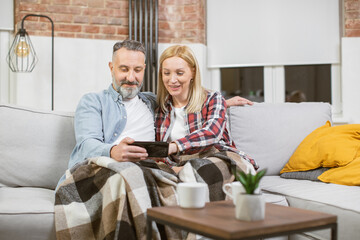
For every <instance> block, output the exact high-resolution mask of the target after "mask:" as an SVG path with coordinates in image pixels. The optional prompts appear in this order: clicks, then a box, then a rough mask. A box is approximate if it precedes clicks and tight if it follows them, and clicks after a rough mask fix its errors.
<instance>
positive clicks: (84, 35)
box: [75, 33, 94, 38]
mask: <svg viewBox="0 0 360 240" xmlns="http://www.w3.org/2000/svg"><path fill="white" fill-rule="evenodd" d="M75 37H76V38H94V34H87V33H76V34H75Z"/></svg>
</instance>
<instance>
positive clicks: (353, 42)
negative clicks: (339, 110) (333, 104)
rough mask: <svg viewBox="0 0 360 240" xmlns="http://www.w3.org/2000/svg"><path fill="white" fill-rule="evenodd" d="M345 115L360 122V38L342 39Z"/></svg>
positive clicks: (350, 119) (351, 121) (348, 118)
mask: <svg viewBox="0 0 360 240" xmlns="http://www.w3.org/2000/svg"><path fill="white" fill-rule="evenodd" d="M342 99H343V116H344V118H345V119H347V120H348V123H360V38H358V37H357V38H355V37H352V38H343V39H342Z"/></svg>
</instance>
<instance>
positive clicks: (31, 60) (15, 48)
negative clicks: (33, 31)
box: [7, 14, 54, 110]
mask: <svg viewBox="0 0 360 240" xmlns="http://www.w3.org/2000/svg"><path fill="white" fill-rule="evenodd" d="M28 17H43V18H47V19H48V20H49V21H50V22H51V41H52V42H51V110H54V22H53V21H52V19H51V18H50V17H48V16H46V15H38V14H28V15H26V16H25V17H24V18H23V19H22V21H21V28H20V29H19V31H18V32H17V34H16V36H15V39H14V41H13V43H12V45H11V47H10V50H9V53H8V55H7V62H8V64H9V67H10V69H11V71H13V72H31V71H32V70H33V69H34V67H35V65H36V63H37V61H38V58H37V56H36V53H35V49H34V47H33V45H32V43H31V40H30V37H29V35H28V33H27V32H26V30H25V28H24V21H25V19H26V18H28Z"/></svg>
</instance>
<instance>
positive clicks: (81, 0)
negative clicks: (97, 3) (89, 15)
mask: <svg viewBox="0 0 360 240" xmlns="http://www.w3.org/2000/svg"><path fill="white" fill-rule="evenodd" d="M72 5H74V6H83V7H85V6H87V5H88V0H72Z"/></svg>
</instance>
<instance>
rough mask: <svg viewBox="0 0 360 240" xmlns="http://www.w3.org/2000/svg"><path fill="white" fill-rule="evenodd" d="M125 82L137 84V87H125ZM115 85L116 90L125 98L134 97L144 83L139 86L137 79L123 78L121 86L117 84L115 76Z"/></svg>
mask: <svg viewBox="0 0 360 240" xmlns="http://www.w3.org/2000/svg"><path fill="white" fill-rule="evenodd" d="M124 84H127V85H135V86H136V87H123V85H124ZM113 85H114V87H115V90H116V91H117V92H118V93H119V94H120V95H121V96H122V98H123V99H132V98H134V97H135V96H136V95H137V94H138V93H139V92H140V89H141V88H142V85H143V83H141V85H140V86H139V82H138V81H136V80H135V81H134V82H130V81H127V80H121V81H120V86H119V85H117V83H116V81H115V78H114V77H113Z"/></svg>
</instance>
